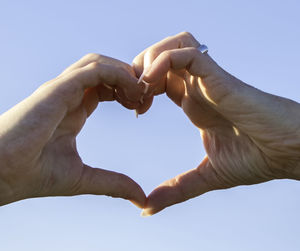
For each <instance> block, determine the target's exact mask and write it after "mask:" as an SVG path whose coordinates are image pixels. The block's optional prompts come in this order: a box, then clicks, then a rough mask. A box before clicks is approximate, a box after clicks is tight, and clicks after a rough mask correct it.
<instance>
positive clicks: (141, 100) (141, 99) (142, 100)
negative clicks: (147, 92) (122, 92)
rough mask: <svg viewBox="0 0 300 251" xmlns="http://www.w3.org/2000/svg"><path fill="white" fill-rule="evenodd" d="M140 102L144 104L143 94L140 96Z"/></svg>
mask: <svg viewBox="0 0 300 251" xmlns="http://www.w3.org/2000/svg"><path fill="white" fill-rule="evenodd" d="M140 103H141V105H142V104H144V96H142V97H141V98H140Z"/></svg>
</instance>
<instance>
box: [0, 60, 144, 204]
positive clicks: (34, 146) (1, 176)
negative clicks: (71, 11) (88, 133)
mask: <svg viewBox="0 0 300 251" xmlns="http://www.w3.org/2000/svg"><path fill="white" fill-rule="evenodd" d="M144 88H145V86H144V85H137V78H136V77H135V74H134V71H133V70H132V68H131V67H130V66H129V65H127V64H125V63H122V62H120V61H118V60H115V59H112V58H108V57H105V56H100V55H97V54H89V55H87V56H85V57H83V58H82V59H81V60H79V61H78V62H76V63H75V64H73V65H72V66H70V67H69V68H68V69H66V70H65V71H64V72H63V73H62V74H61V75H59V76H58V77H57V78H55V79H53V80H51V81H49V82H47V83H45V84H44V85H42V86H41V87H40V88H39V89H38V90H37V91H35V92H34V93H33V94H32V95H31V96H30V97H28V98H27V99H25V100H24V101H22V102H21V103H19V104H18V105H16V106H15V107H13V108H12V109H11V110H9V111H8V112H6V113H4V114H3V115H1V116H0V205H4V204H8V203H10V202H13V201H17V200H21V199H25V198H32V197H43V196H61V195H63V196H71V195H77V194H99V195H109V196H112V197H121V198H124V199H129V200H131V201H132V202H133V203H135V204H136V205H137V206H139V207H143V205H144V202H145V199H146V197H145V194H144V192H143V190H142V189H141V188H140V186H139V185H138V184H137V183H135V182H134V181H133V180H132V179H130V178H129V177H127V176H125V175H123V174H119V173H115V172H111V171H106V170H101V169H97V168H92V167H89V166H88V165H86V164H84V163H83V162H82V160H81V158H80V156H79V154H78V152H77V150H76V135H77V134H78V133H79V132H80V130H81V128H82V127H83V125H84V123H85V121H86V119H87V117H88V116H89V115H90V114H91V113H92V112H93V111H94V110H95V109H96V107H97V105H98V102H101V101H111V100H115V99H116V100H118V101H119V102H120V103H122V104H123V105H124V106H126V107H127V108H130V109H134V108H137V107H138V106H139V105H140V103H139V100H140V98H141V97H142V95H143V92H144Z"/></svg>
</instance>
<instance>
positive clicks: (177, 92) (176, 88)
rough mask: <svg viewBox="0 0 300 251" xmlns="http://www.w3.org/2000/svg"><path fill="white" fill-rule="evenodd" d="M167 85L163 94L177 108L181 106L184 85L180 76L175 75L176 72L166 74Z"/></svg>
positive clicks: (184, 89) (184, 90)
mask: <svg viewBox="0 0 300 251" xmlns="http://www.w3.org/2000/svg"><path fill="white" fill-rule="evenodd" d="M167 78H168V84H167V85H166V89H165V92H166V94H167V95H168V97H169V98H170V99H171V100H172V101H173V102H174V103H175V104H177V105H178V106H180V107H181V106H182V98H183V96H184V94H185V92H186V85H185V82H184V79H183V78H182V76H179V75H178V74H177V71H172V70H171V71H169V72H168V76H167Z"/></svg>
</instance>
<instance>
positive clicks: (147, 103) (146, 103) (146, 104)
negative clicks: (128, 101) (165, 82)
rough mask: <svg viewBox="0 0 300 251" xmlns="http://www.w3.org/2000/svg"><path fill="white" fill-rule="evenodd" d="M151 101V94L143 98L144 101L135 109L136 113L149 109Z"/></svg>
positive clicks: (139, 113) (142, 112)
mask: <svg viewBox="0 0 300 251" xmlns="http://www.w3.org/2000/svg"><path fill="white" fill-rule="evenodd" d="M152 103H153V96H152V97H149V98H145V99H144V103H143V104H142V105H140V106H139V107H138V108H137V109H136V112H137V114H138V115H141V114H144V113H146V112H147V111H148V110H149V109H150V107H151V105H152Z"/></svg>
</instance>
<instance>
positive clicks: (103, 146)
mask: <svg viewBox="0 0 300 251" xmlns="http://www.w3.org/2000/svg"><path fill="white" fill-rule="evenodd" d="M299 13H300V1H297V0H295V1H290V0H285V1H276V0H269V1H263V0H260V1H259V0H255V1H253V0H252V1H241V0H236V1H233V0H227V1H224V0H219V1H217V0H209V1H202V0H195V1H191V0H185V1H174V0H173V1H170V0H167V1H163V0H161V1H141V0H139V1H138V0H135V1H121V0H120V1H113V0H110V1H100V0H99V1H96V0H94V1H91V0H86V1H74V0H73V1H58V0H51V1H30V0H26V1H9V0H7V1H5V0H0V39H1V40H0V56H1V61H0V66H1V67H0V86H1V92H0V113H2V112H4V111H6V110H8V109H9V108H10V107H12V106H14V105H15V104H16V103H18V102H20V101H21V100H22V99H24V98H25V97H27V96H28V95H30V94H31V93H32V92H33V91H34V90H35V89H36V88H37V87H38V86H39V85H41V84H42V83H43V82H45V81H47V80H49V79H51V78H54V77H55V76H57V75H58V74H59V73H60V72H61V71H62V70H63V69H64V68H66V67H67V66H68V65H70V64H71V63H73V62H74V61H76V60H78V59H79V58H80V57H82V56H83V55H85V54H86V53H89V52H97V53H100V54H104V55H108V56H111V57H116V58H118V59H120V60H123V61H125V62H128V63H131V61H132V59H133V58H134V57H135V55H137V54H138V53H139V52H140V51H142V50H143V49H144V48H146V47H148V46H150V45H151V44H153V43H155V42H157V41H159V40H161V39H163V38H165V37H166V36H170V35H174V34H176V33H178V32H181V31H190V32H191V33H193V34H194V36H195V37H196V38H197V39H198V40H199V41H200V42H201V43H205V44H207V45H208V47H209V52H210V55H211V56H212V57H213V58H214V59H215V60H216V61H217V62H218V63H219V64H220V65H221V66H223V67H224V68H225V69H226V70H227V71H229V72H230V73H232V74H233V75H235V76H236V77H238V78H240V79H242V80H243V81H245V82H246V83H248V84H250V85H253V86H255V87H257V88H259V89H262V90H264V91H266V92H270V93H273V94H276V95H280V96H284V97H288V98H290V99H293V100H296V101H298V102H299V101H300V87H299V86H300V85H299V84H300V74H299V72H300V71H299V69H300V68H299V66H300V60H299V58H300V47H299V44H300V29H299V25H300V15H299ZM78 147H79V152H80V153H81V156H82V158H83V160H84V161H85V162H86V163H88V164H90V165H91V166H94V167H100V168H105V169H110V170H114V171H118V172H122V173H125V174H127V175H129V176H131V177H132V178H133V179H134V180H136V181H137V182H138V183H139V184H140V185H141V186H142V188H143V189H144V190H145V192H146V194H148V193H150V192H151V191H152V189H153V188H154V187H155V186H157V185H158V184H160V183H161V182H163V181H164V180H166V179H169V178H171V177H173V176H175V175H176V174H178V173H181V172H184V171H186V170H188V169H191V168H194V167H196V166H197V165H198V164H199V163H200V161H201V159H202V158H203V157H204V155H205V152H204V149H203V146H202V142H201V139H200V136H199V132H198V130H197V129H196V128H195V127H194V126H192V124H191V123H190V122H189V120H188V119H187V118H186V117H185V115H184V114H183V112H182V111H181V110H180V109H179V108H178V107H177V106H175V105H174V104H173V103H172V102H170V101H169V100H168V98H167V97H166V96H164V95H162V96H161V97H159V98H156V99H155V101H154V104H153V106H152V108H151V109H150V110H149V112H148V113H147V114H145V115H143V116H140V118H139V119H138V120H137V119H136V118H135V115H134V112H133V111H129V110H127V109H125V108H123V107H122V106H120V105H119V104H117V103H104V104H100V105H99V108H98V110H97V111H96V112H95V113H94V114H93V116H92V117H91V118H90V119H89V120H88V122H87V124H86V126H85V127H84V129H83V131H82V132H81V134H80V135H79V137H78ZM299 195H300V183H299V182H298V181H292V180H280V181H272V182H268V183H264V184H260V185H253V186H241V187H237V188H233V189H229V190H223V191H215V192H209V193H207V194H205V195H202V196H200V197H198V198H195V199H192V200H189V201H188V202H185V203H182V204H180V205H175V206H173V207H171V208H168V209H165V210H164V211H162V212H160V213H159V214H157V215H155V216H152V217H148V218H142V217H140V216H139V214H140V210H138V209H137V208H135V207H134V206H133V205H132V204H131V203H130V202H127V201H125V200H122V199H112V198H109V197H104V196H89V195H84V196H77V197H61V198H42V199H29V200H25V201H20V202H17V203H13V204H10V205H6V206H3V207H0V250H1V251H2V250H3V251H19V250H22V251H27V250H28V251H29V250H30V251H32V250H43V251H50V250H51V251H53V250H59V251H60V250H62V251H69V250H70V251H79V250H85V251H99V250H105V251H114V250H126V251H127V250H146V251H148V250H149V251H150V250H151V251H152V250H173V251H179V250H189V251H194V250H197V251H198V250H205V251H217V250H222V251H224V250H225V251H235V250H236V251H240V250H243V251H253V250H255V251H265V250H272V251H282V250H288V251H298V250H300V238H299V236H300V235H299V234H300V214H299V212H300V196H299Z"/></svg>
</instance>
